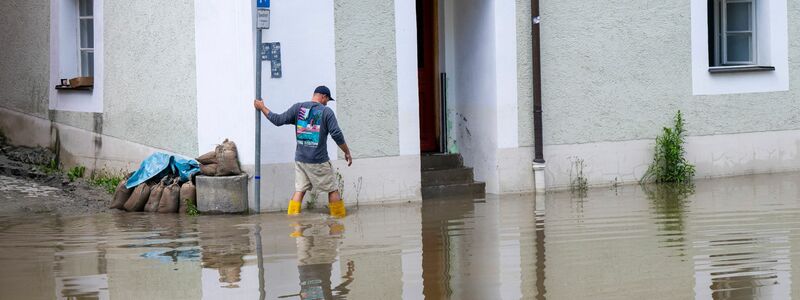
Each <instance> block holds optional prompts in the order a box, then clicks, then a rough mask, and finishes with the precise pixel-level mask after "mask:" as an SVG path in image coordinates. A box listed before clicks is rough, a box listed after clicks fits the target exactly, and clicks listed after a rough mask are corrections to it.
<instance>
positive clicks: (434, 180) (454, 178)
mask: <svg viewBox="0 0 800 300" xmlns="http://www.w3.org/2000/svg"><path fill="white" fill-rule="evenodd" d="M473 181H474V179H473V172H472V168H455V169H442V170H435V169H434V170H424V171H422V186H436V185H448V184H463V183H472V182H473Z"/></svg>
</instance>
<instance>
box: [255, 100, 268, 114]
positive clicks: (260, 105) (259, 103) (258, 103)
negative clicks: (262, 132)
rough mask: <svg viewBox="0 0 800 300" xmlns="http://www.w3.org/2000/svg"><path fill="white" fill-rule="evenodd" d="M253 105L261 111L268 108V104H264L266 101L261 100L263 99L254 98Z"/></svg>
mask: <svg viewBox="0 0 800 300" xmlns="http://www.w3.org/2000/svg"><path fill="white" fill-rule="evenodd" d="M253 107H255V108H256V109H257V110H261V111H263V110H264V108H266V106H264V101H261V99H256V100H253Z"/></svg>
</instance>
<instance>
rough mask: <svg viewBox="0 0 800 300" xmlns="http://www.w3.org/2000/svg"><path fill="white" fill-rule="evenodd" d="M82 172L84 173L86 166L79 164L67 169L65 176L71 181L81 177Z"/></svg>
mask: <svg viewBox="0 0 800 300" xmlns="http://www.w3.org/2000/svg"><path fill="white" fill-rule="evenodd" d="M84 173H86V167H84V166H81V165H78V166H74V167H72V169H69V171H67V178H69V181H70V182H72V181H75V179H78V178H83V174H84Z"/></svg>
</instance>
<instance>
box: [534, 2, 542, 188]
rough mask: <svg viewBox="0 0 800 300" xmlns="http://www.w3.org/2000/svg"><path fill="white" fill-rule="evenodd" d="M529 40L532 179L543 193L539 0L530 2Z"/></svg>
mask: <svg viewBox="0 0 800 300" xmlns="http://www.w3.org/2000/svg"><path fill="white" fill-rule="evenodd" d="M531 21H532V22H533V23H532V25H531V40H532V43H531V45H532V51H531V54H532V59H533V68H532V69H533V140H534V142H533V148H534V159H533V177H534V184H535V185H536V186H535V188H536V192H537V193H544V191H545V181H544V167H545V162H544V149H543V148H544V146H543V143H542V64H541V61H542V60H541V58H542V57H541V47H540V46H541V35H540V33H539V26H540V25H539V24H540V23H541V19H540V17H539V0H531Z"/></svg>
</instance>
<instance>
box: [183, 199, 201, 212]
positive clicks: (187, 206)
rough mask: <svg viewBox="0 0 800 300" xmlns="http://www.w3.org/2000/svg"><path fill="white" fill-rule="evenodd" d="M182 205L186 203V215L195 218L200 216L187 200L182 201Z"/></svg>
mask: <svg viewBox="0 0 800 300" xmlns="http://www.w3.org/2000/svg"><path fill="white" fill-rule="evenodd" d="M183 201H184V203H186V214H187V215H190V216H197V215H200V211H199V210H197V206H196V205H194V203H192V201H189V199H183Z"/></svg>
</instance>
